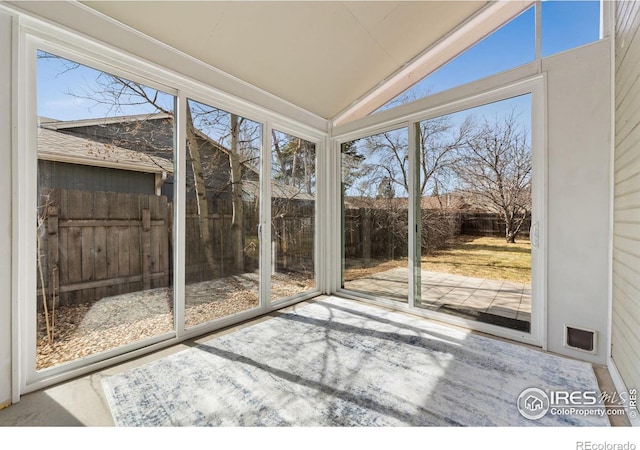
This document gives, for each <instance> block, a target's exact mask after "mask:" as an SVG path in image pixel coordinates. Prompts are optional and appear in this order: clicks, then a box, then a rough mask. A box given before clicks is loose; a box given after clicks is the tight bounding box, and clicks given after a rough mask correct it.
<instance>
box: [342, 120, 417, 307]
mask: <svg viewBox="0 0 640 450" xmlns="http://www.w3.org/2000/svg"><path fill="white" fill-rule="evenodd" d="M407 142H408V135H407V129H406V128H401V129H397V130H391V131H387V132H384V133H380V134H376V135H372V136H367V137H364V138H361V139H357V140H352V141H349V142H345V143H343V144H342V145H341V177H342V179H341V186H342V283H341V287H342V288H343V289H345V290H348V291H353V292H356V293H359V294H364V295H366V296H370V297H379V298H384V299H387V300H393V301H398V302H404V303H406V302H407V299H408V296H409V284H408V280H409V278H408V274H409V259H408V257H409V233H408V227H409V222H408V220H409V204H408V192H409V179H410V177H409V148H408V143H407Z"/></svg>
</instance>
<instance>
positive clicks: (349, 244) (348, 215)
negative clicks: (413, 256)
mask: <svg viewBox="0 0 640 450" xmlns="http://www.w3.org/2000/svg"><path fill="white" fill-rule="evenodd" d="M530 222H531V221H530V219H526V220H525V223H524V224H523V226H522V229H521V230H520V232H519V233H518V237H520V238H527V239H528V237H529V227H530ZM408 226H409V225H408V214H407V210H406V209H394V208H388V209H383V208H349V209H346V210H345V211H344V237H343V238H344V256H345V257H347V258H363V259H365V260H367V259H370V258H373V259H376V258H386V259H393V258H398V257H406V256H407V255H408V249H409V238H408ZM421 227H422V233H421V236H422V240H421V248H422V252H423V254H425V253H429V252H431V251H433V250H438V249H440V248H443V247H444V245H445V244H446V243H447V241H449V240H450V239H451V238H453V237H456V236H459V235H469V236H495V237H504V235H505V225H504V222H503V221H502V220H501V218H500V217H499V216H498V215H497V214H491V213H466V212H460V211H452V210H444V209H424V210H422V212H421ZM516 239H517V237H516Z"/></svg>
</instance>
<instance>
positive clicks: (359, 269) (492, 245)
mask: <svg viewBox="0 0 640 450" xmlns="http://www.w3.org/2000/svg"><path fill="white" fill-rule="evenodd" d="M408 264H409V263H408V260H407V258H401V259H395V260H376V259H371V260H369V261H368V262H366V263H365V262H364V260H361V259H349V260H348V261H347V267H346V270H345V273H344V281H345V282H349V281H353V280H358V279H360V278H364V277H367V276H370V275H373V274H375V273H378V272H386V271H387V270H390V269H394V268H397V267H405V268H406V267H408ZM422 270H428V271H431V272H441V273H451V274H455V275H464V276H468V277H474V278H486V279H489V280H506V281H514V282H519V283H530V282H531V244H530V243H529V241H528V240H523V239H520V240H519V241H518V242H516V243H515V244H507V243H506V242H505V241H504V239H501V238H495V237H472V236H459V237H458V238H456V239H455V240H453V241H451V242H450V243H449V244H448V245H447V247H446V248H444V249H441V250H437V251H434V252H433V253H432V254H430V255H425V256H423V257H422Z"/></svg>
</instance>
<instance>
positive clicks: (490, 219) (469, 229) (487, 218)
mask: <svg viewBox="0 0 640 450" xmlns="http://www.w3.org/2000/svg"><path fill="white" fill-rule="evenodd" d="M460 226H461V229H460V233H461V234H464V235H466V236H494V237H504V236H505V224H504V221H503V220H502V219H501V218H500V217H499V216H498V215H497V214H492V213H463V214H462V217H461V225H460ZM529 228H531V218H530V217H527V218H526V219H525V221H524V223H523V224H522V227H521V229H520V231H519V232H518V236H516V239H517V238H518V237H520V238H521V239H522V238H526V239H529Z"/></svg>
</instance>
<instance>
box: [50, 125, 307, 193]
mask: <svg viewBox="0 0 640 450" xmlns="http://www.w3.org/2000/svg"><path fill="white" fill-rule="evenodd" d="M169 118H171V119H172V118H173V116H172V115H171V114H166V113H157V114H139V115H130V116H118V117H106V118H99V119H82V120H69V121H60V120H55V119H50V118H45V117H40V118H39V121H40V127H41V128H40V129H39V137H38V157H39V158H40V159H43V160H51V161H58V162H66V163H74V164H84V165H93V166H99V167H110V168H114V169H124V170H134V171H139V172H150V173H162V172H167V173H173V163H172V162H171V161H170V160H169V159H166V158H162V157H159V156H155V155H149V154H148V153H146V152H144V151H135V150H130V149H127V148H123V147H119V146H117V145H113V144H106V143H100V142H97V141H95V140H93V139H90V138H89V137H86V138H85V137H80V136H81V135H80V134H79V133H76V134H70V133H69V132H68V131H69V130H70V129H75V128H86V127H101V126H106V125H112V124H127V123H134V122H142V121H149V120H161V119H169ZM64 131H67V132H64ZM196 135H197V137H198V138H199V139H201V140H203V141H205V142H207V143H208V144H209V145H210V146H211V147H213V148H214V149H216V150H217V151H219V152H221V153H223V154H224V155H225V156H228V155H229V152H230V151H229V149H227V148H225V147H224V146H223V145H221V144H220V143H218V142H216V141H215V140H213V139H211V138H210V137H209V136H207V135H206V134H205V133H203V132H201V131H200V130H197V129H196ZM244 167H245V168H246V169H248V170H249V171H251V172H252V173H254V174H255V175H256V177H259V175H260V172H259V170H257V169H256V168H255V167H253V166H252V165H250V164H244ZM242 189H243V191H244V192H245V194H247V195H249V196H251V197H257V196H258V195H259V192H260V183H259V181H258V179H256V180H247V179H245V180H243V183H242ZM271 193H272V197H274V198H285V199H295V200H308V201H312V200H314V199H315V196H314V195H310V194H307V193H306V192H304V191H302V190H301V189H299V188H296V187H295V186H289V185H284V184H281V183H278V182H277V181H275V180H273V181H272V182H271Z"/></svg>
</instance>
